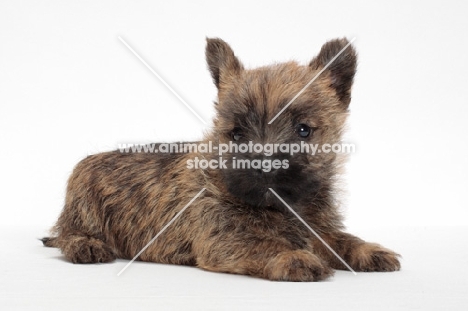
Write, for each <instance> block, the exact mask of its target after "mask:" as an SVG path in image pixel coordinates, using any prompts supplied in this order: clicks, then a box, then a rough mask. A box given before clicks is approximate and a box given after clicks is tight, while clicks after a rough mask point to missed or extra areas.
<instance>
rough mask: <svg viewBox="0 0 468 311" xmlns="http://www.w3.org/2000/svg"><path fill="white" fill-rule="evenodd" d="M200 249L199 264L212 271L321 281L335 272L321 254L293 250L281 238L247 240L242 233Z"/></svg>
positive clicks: (275, 278) (267, 277) (221, 238)
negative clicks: (321, 257) (236, 236)
mask: <svg viewBox="0 0 468 311" xmlns="http://www.w3.org/2000/svg"><path fill="white" fill-rule="evenodd" d="M242 240H243V241H242ZM220 241H225V243H221V242H220ZM200 248H201V249H198V251H197V253H198V256H197V265H198V266H199V267H201V268H203V269H206V270H209V271H215V272H227V273H236V274H247V275H252V276H256V277H260V278H265V279H269V280H274V281H296V282H301V281H320V280H323V279H326V278H327V277H329V276H330V275H332V274H333V270H332V269H331V268H330V267H329V266H328V264H327V263H326V262H325V261H323V260H322V259H320V258H319V257H318V256H316V255H314V254H313V253H311V252H310V251H308V250H305V249H294V248H293V247H291V246H289V245H287V244H285V243H284V241H282V240H280V239H277V240H275V239H268V240H267V239H263V240H257V241H255V240H253V239H249V240H248V241H246V240H245V238H244V239H243V237H242V236H239V237H238V239H236V238H234V237H233V236H230V237H229V239H226V237H219V242H218V243H213V244H211V245H207V244H206V243H205V245H200Z"/></svg>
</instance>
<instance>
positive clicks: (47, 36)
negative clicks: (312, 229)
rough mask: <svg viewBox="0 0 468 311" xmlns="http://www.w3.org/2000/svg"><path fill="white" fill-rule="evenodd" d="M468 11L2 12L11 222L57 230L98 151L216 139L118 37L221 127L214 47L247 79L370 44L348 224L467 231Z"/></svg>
mask: <svg viewBox="0 0 468 311" xmlns="http://www.w3.org/2000/svg"><path fill="white" fill-rule="evenodd" d="M467 4H468V3H467V2H466V1H465V2H464V1H430V2H429V1H420V2H417V1H391V2H388V3H377V2H376V1H374V2H370V1H369V2H364V1H356V2H350V1H322V2H318V1H310V0H309V1H294V2H293V1H283V2H282V1H255V2H253V1H232V2H226V3H225V2H221V1H202V2H198V1H171V2H170V4H169V2H168V1H167V2H162V1H133V2H130V1H128V2H126V1H82V2H78V1H29V2H28V1H2V2H0V144H1V148H2V150H1V152H0V154H1V161H0V172H1V173H0V189H1V204H0V206H1V212H2V213H1V217H0V225H2V226H3V227H5V228H11V230H12V231H11V232H14V231H15V230H19V229H18V228H24V227H28V228H33V227H34V228H38V230H37V231H35V232H34V234H35V235H34V234H33V236H32V239H34V238H36V237H39V236H40V235H41V234H44V233H45V232H46V230H47V229H48V228H49V227H50V226H51V225H52V224H53V223H54V221H55V220H56V218H57V216H58V214H59V212H60V210H61V208H62V205H63V200H64V192H65V184H66V180H67V177H68V175H69V174H70V172H71V171H72V169H73V166H74V165H75V164H76V163H77V162H78V161H79V160H80V159H81V158H83V157H85V156H86V155H88V154H93V153H97V152H100V151H106V150H112V149H115V148H116V147H117V144H118V143H124V142H154V141H166V142H170V141H174V140H193V139H199V138H200V137H201V136H202V134H203V132H204V131H207V130H209V129H210V127H209V126H204V125H203V124H202V123H201V122H200V121H199V120H198V119H197V118H195V117H194V116H193V115H192V113H191V112H190V111H188V110H187V109H186V108H185V107H184V106H183V104H182V103H181V102H179V101H178V100H177V99H176V98H175V97H174V96H173V95H172V94H171V93H170V92H169V91H168V90H167V89H166V88H165V87H164V86H163V85H162V84H161V83H160V82H159V81H158V80H157V79H156V78H155V77H154V76H153V75H152V74H151V72H150V71H149V70H148V69H147V68H145V67H144V66H143V64H142V63H141V62H140V61H139V60H138V59H137V58H136V57H135V56H134V55H133V54H131V52H130V51H129V50H128V49H127V48H126V47H125V46H124V45H123V44H122V43H121V42H120V41H119V40H118V36H121V37H122V38H124V39H125V40H126V41H127V42H128V43H129V44H130V45H131V46H132V47H133V48H134V49H135V50H136V51H137V52H138V53H139V54H140V55H141V56H142V57H143V58H144V59H145V60H146V61H147V62H148V63H149V64H150V65H151V66H152V67H153V68H154V70H155V71H156V72H158V73H159V74H160V75H161V76H162V77H163V78H164V79H165V80H166V81H167V82H168V83H169V84H170V85H171V86H172V87H173V88H174V89H175V90H176V91H177V92H178V93H179V94H180V95H181V96H182V97H183V98H184V99H185V100H186V101H187V102H188V103H189V104H190V105H191V106H192V107H193V108H194V109H195V110H196V111H197V112H198V113H199V114H200V115H201V116H202V117H203V118H204V119H205V120H211V118H212V117H213V114H214V109H213V105H212V101H213V100H214V99H215V98H216V89H215V87H214V85H213V84H212V82H211V78H210V75H209V73H208V71H207V70H206V64H205V58H204V47H205V37H220V38H222V39H224V40H225V41H227V42H228V43H229V44H230V45H231V46H232V48H233V49H234V51H235V53H236V54H237V55H238V56H239V58H240V59H241V60H242V61H243V62H244V64H245V65H246V66H247V67H256V66H260V65H266V64H269V63H272V62H281V61H286V60H290V59H294V60H297V61H299V62H301V63H304V64H305V63H307V62H308V61H309V60H310V59H311V58H312V57H313V56H314V55H316V54H317V53H318V51H319V50H320V47H321V45H322V44H323V43H325V42H326V41H327V40H329V39H332V38H336V37H343V36H345V37H348V38H352V37H356V41H355V42H354V46H355V48H356V49H357V51H358V53H359V67H358V73H357V75H356V79H355V84H354V88H353V95H352V96H353V99H352V103H351V117H350V120H349V132H348V135H347V141H349V142H352V143H355V144H356V146H357V151H356V153H354V154H352V155H351V156H350V161H349V163H348V165H347V168H348V169H347V175H346V178H345V180H346V184H347V185H346V191H347V192H346V195H345V197H344V199H343V202H344V205H343V209H344V212H345V215H346V219H347V220H346V224H347V225H348V226H349V227H350V228H351V229H354V230H357V231H359V230H358V229H359V228H363V227H365V226H374V227H381V228H382V227H385V228H393V229H392V230H396V229H395V228H399V226H411V227H421V228H425V227H427V226H431V227H432V226H448V227H450V226H458V225H466V219H467V216H468V212H467V204H466V197H465V194H466V189H467V186H468V183H467V181H466V176H467V174H468V145H467V139H466V134H467V130H468V122H467V120H468V108H467V104H468V92H467V86H466V83H467V79H466V73H467V72H468V61H467V57H466V55H468V36H467V35H466V32H467V30H468V19H467V18H466V16H467V15H468V5H467ZM447 230H449V229H447ZM457 230H458V229H457ZM371 232H372V231H371ZM418 232H420V231H418ZM420 233H421V232H420ZM7 235H8V234H7ZM11 235H12V236H14V234H13V233H12V234H11ZM38 235H39V236H38ZM371 235H372V234H371ZM26 236H27V235H26ZM395 236H399V237H403V236H404V235H395ZM420 236H421V237H422V238H424V236H426V235H425V234H424V233H422V234H421V235H420ZM389 241H390V243H393V245H396V246H398V245H400V244H399V243H403V242H402V241H399V240H396V239H393V240H392V239H390V240H389ZM450 241H452V240H451V239H449V241H448V242H450ZM428 242H429V241H428ZM5 243H6V242H5ZM416 244H417V245H428V243H426V242H424V241H419V242H417V243H416ZM442 244H443V243H442ZM402 248H405V246H402ZM406 248H407V249H408V250H410V249H412V248H410V247H406ZM33 251H34V252H40V251H42V250H39V249H34V250H33ZM57 254H58V253H57ZM25 256H26V257H27V255H25ZM409 257H410V258H411V256H409ZM39 258H40V257H39ZM51 261H52V263H51ZM55 261H56V259H55ZM418 261H420V260H418ZM53 262H54V260H53V259H49V260H48V264H53ZM26 264H27V262H26ZM60 264H65V263H62V262H60ZM408 266H410V265H408ZM65 267H69V266H68V265H66V266H65ZM64 269H65V271H66V268H64ZM160 269H162V268H160ZM401 273H403V271H402V272H400V275H401ZM395 275H398V274H395ZM335 279H336V278H335ZM247 282H248V281H247ZM335 282H336V281H335ZM395 282H398V281H395ZM464 286H466V282H465V283H464ZM452 298H453V297H452ZM202 302H203V299H202Z"/></svg>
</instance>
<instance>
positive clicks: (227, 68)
mask: <svg viewBox="0 0 468 311" xmlns="http://www.w3.org/2000/svg"><path fill="white" fill-rule="evenodd" d="M205 54H206V62H207V63H208V68H209V69H210V72H211V76H212V77H213V82H214V84H215V85H216V87H217V88H218V89H219V87H220V85H221V84H222V83H226V82H227V81H228V80H229V79H231V78H233V77H235V76H237V75H238V74H239V73H240V72H241V70H242V69H243V67H242V64H241V63H240V62H239V60H238V59H237V57H236V56H235V55H234V52H233V51H232V49H231V47H230V46H229V45H228V44H227V43H226V42H224V41H223V40H221V39H219V38H214V39H210V38H206V50H205Z"/></svg>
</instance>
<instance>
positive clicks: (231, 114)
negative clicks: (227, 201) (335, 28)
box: [206, 39, 356, 208]
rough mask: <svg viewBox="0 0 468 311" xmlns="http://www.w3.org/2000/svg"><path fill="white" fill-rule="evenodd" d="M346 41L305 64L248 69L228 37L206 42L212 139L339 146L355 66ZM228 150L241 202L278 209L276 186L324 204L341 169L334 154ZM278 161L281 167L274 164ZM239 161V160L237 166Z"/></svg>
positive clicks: (226, 173)
mask: <svg viewBox="0 0 468 311" xmlns="http://www.w3.org/2000/svg"><path fill="white" fill-rule="evenodd" d="M347 44H348V41H347V40H346V39H337V40H332V41H329V42H327V43H325V44H324V45H323V47H322V49H321V51H320V52H319V54H318V55H317V56H316V57H315V58H313V59H312V61H310V63H309V64H307V65H299V64H297V63H296V62H287V63H281V64H275V65H271V66H266V67H260V68H256V69H244V66H243V65H242V63H241V62H240V61H239V59H238V58H237V57H236V56H235V54H234V52H233V51H232V49H231V48H230V46H229V45H228V44H227V43H226V42H224V41H223V40H221V39H207V46H206V58H207V62H208V67H209V70H210V72H211V76H212V78H213V81H214V83H215V85H216V87H217V89H218V101H217V105H216V111H217V114H216V117H215V120H214V129H213V131H212V132H211V133H210V137H209V139H211V140H214V141H215V143H223V144H229V142H232V143H231V144H236V145H239V146H240V145H241V144H246V145H248V144H251V145H255V144H261V145H263V146H266V145H269V146H270V147H271V146H275V144H277V145H278V146H280V145H283V146H292V145H293V144H297V145H301V144H309V145H310V144H313V145H315V146H318V149H320V150H321V148H322V146H324V144H330V145H333V144H336V143H339V142H340V140H341V134H342V130H343V126H344V122H345V119H346V116H347V111H348V106H349V103H350V100H351V93H350V92H351V86H352V83H353V77H354V74H355V71H356V53H355V51H354V49H353V47H352V46H348V47H346V46H347ZM345 47H346V49H344V48H345ZM343 49H344V50H343ZM340 52H341V53H340ZM339 53H340V54H339ZM338 54H339V56H338V57H336V56H337V55H338ZM335 57H336V58H335ZM312 80H313V81H312ZM311 81H312V83H310V82H311ZM291 101H292V102H291ZM283 150H285V149H283ZM230 151H231V152H229V153H227V154H224V155H223V157H224V158H225V159H227V160H228V161H227V165H228V169H223V170H222V173H221V176H222V178H223V182H224V183H225V185H226V187H227V189H228V191H229V192H230V193H231V194H232V195H233V196H235V197H236V198H237V199H239V200H240V201H242V202H243V203H246V204H247V205H249V206H253V207H259V208H260V207H270V208H275V207H278V208H279V207H280V206H282V203H281V202H279V200H278V199H277V198H275V197H274V196H273V194H272V193H271V192H270V191H269V190H268V188H272V189H273V190H274V191H275V192H277V193H278V194H279V195H280V196H281V197H282V198H283V199H284V200H286V201H287V202H289V203H296V202H299V203H306V204H314V202H316V203H317V202H319V203H320V201H322V203H325V204H326V202H325V201H326V200H327V199H328V196H329V194H330V191H331V190H332V188H333V179H334V176H335V174H336V167H337V161H336V159H337V155H336V154H335V153H333V152H329V153H325V152H320V153H318V152H317V153H316V154H315V155H312V154H311V153H312V151H311V150H309V152H308V153H306V152H299V153H295V154H294V155H291V154H290V152H279V150H277V151H276V152H274V153H273V154H271V155H266V154H265V152H262V153H256V152H235V150H230ZM254 160H257V161H256V164H257V165H254V166H255V168H254V167H252V163H253V161H254ZM265 160H266V161H265ZM275 160H279V162H278V161H276V162H275V163H276V164H277V165H276V168H274V167H272V165H271V164H272V163H274V162H273V161H275ZM239 161H241V162H243V164H244V165H240V163H239ZM246 161H248V162H249V163H250V168H247V166H246V165H245V163H246ZM260 162H261V163H262V164H263V166H262V168H259V167H258V163H260ZM233 163H236V164H239V165H237V166H236V168H234V167H233ZM265 163H266V165H265ZM268 163H269V164H270V165H268ZM279 163H281V167H279V168H278V165H279ZM285 163H286V164H285ZM265 166H266V167H267V169H265ZM268 166H270V168H269V169H268Z"/></svg>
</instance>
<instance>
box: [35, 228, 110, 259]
mask: <svg viewBox="0 0 468 311" xmlns="http://www.w3.org/2000/svg"><path fill="white" fill-rule="evenodd" d="M43 242H44V241H43ZM49 242H50V240H47V241H46V242H44V244H45V245H47V243H48V244H51V245H50V246H56V247H58V248H60V250H61V251H62V254H63V255H64V256H65V257H66V258H67V259H68V260H70V261H71V262H73V263H105V262H111V261H113V260H115V258H116V256H115V254H114V252H113V251H112V249H111V248H110V247H109V246H108V245H107V244H105V243H104V242H103V241H102V240H100V239H97V238H94V237H90V236H88V235H86V234H83V233H80V232H74V233H71V234H66V235H61V236H59V237H57V238H55V239H54V240H53V241H52V242H51V243H49Z"/></svg>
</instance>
